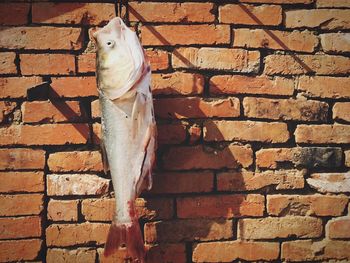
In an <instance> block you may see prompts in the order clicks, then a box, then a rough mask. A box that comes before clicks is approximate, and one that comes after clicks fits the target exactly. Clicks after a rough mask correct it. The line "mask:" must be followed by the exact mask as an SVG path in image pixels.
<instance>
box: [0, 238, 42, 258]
mask: <svg viewBox="0 0 350 263" xmlns="http://www.w3.org/2000/svg"><path fill="white" fill-rule="evenodd" d="M41 244H42V240H40V239H25V240H6V241H0V251H1V253H0V261H1V262H10V261H11V262H12V261H22V260H34V259H35V258H37V256H38V255H39V253H40V250H41Z"/></svg>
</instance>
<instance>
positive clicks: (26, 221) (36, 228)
mask: <svg viewBox="0 0 350 263" xmlns="http://www.w3.org/2000/svg"><path fill="white" fill-rule="evenodd" d="M40 236H41V218H40V217H39V216H27V217H4V218H0V239H13V238H27V237H40Z"/></svg>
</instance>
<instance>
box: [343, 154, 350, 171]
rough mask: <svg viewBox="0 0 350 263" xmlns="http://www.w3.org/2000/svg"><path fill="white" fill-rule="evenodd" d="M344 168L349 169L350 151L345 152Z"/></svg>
mask: <svg viewBox="0 0 350 263" xmlns="http://www.w3.org/2000/svg"><path fill="white" fill-rule="evenodd" d="M344 153H345V166H347V167H350V150H349V151H345V152H344Z"/></svg>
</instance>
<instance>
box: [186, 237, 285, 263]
mask: <svg viewBox="0 0 350 263" xmlns="http://www.w3.org/2000/svg"><path fill="white" fill-rule="evenodd" d="M278 255H279V244H278V243H276V242H247V241H223V242H206V243H199V244H197V245H196V246H195V247H194V249H193V255H192V260H193V262H232V261H234V260H236V259H243V260H248V261H260V260H267V261H270V260H274V259H277V258H278Z"/></svg>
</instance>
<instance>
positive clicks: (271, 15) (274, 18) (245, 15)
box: [219, 4, 282, 25]
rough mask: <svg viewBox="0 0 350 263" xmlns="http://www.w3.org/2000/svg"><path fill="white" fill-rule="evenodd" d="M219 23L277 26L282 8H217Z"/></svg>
mask: <svg viewBox="0 0 350 263" xmlns="http://www.w3.org/2000/svg"><path fill="white" fill-rule="evenodd" d="M219 21H220V23H229V24H242V25H279V24H281V22H282V8H281V7H280V6H278V5H259V6H254V5H243V4H227V5H223V6H220V7H219Z"/></svg>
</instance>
